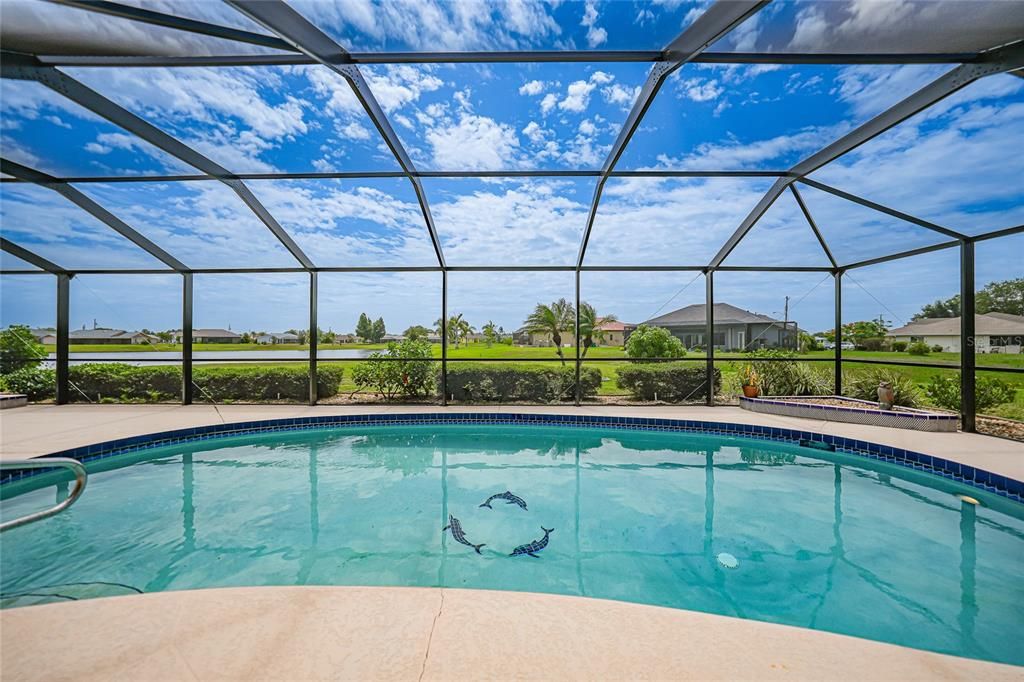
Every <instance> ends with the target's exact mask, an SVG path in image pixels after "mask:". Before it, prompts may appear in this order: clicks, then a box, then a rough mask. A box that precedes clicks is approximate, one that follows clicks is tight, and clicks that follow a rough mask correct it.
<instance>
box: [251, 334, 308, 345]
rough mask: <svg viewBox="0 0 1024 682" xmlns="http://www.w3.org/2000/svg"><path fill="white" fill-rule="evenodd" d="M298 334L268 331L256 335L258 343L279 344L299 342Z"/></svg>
mask: <svg viewBox="0 0 1024 682" xmlns="http://www.w3.org/2000/svg"><path fill="white" fill-rule="evenodd" d="M298 342H299V336H298V334H292V333H291V332H280V333H278V332H267V333H265V334H259V335H258V336H257V337H256V343H263V344H271V345H274V344H278V343H298Z"/></svg>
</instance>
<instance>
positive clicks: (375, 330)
mask: <svg viewBox="0 0 1024 682" xmlns="http://www.w3.org/2000/svg"><path fill="white" fill-rule="evenodd" d="M387 333H388V330H387V327H385V326H384V318H383V317H378V318H377V319H376V320H374V321H373V326H372V328H371V334H370V338H371V339H372V340H373V342H374V343H380V342H381V340H382V339H383V338H384V335H385V334H387Z"/></svg>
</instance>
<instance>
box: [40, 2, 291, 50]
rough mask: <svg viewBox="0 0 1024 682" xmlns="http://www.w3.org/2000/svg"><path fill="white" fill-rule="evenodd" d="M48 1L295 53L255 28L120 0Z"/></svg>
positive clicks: (280, 41) (281, 41)
mask: <svg viewBox="0 0 1024 682" xmlns="http://www.w3.org/2000/svg"><path fill="white" fill-rule="evenodd" d="M48 2H52V3H54V4H55V5H66V6H68V7H74V8H76V9H83V10H86V11H89V12H97V13H100V14H106V15H109V16H113V17H119V18H121V19H130V20H131V21H138V22H141V23H144V24H151V25H153V26H163V27H165V28H172V29H175V30H178V31H188V32H189V33H198V34H201V35H206V36H211V37H213V38H220V39H222V40H234V41H236V42H241V43H249V44H250V45H259V46H260V47H269V48H271V49H274V50H286V51H288V52H294V48H293V47H292V46H291V45H289V44H288V43H286V42H285V41H283V40H281V39H280V38H275V37H274V36H268V35H263V34H262V33H254V32H252V31H244V30H241V29H237V28H229V27H227V26H219V25H217V24H211V23H209V22H206V21H196V20H195V19H186V18H184V17H179V16H175V15H173V14H164V13H163V12H154V11H153V10H150V9H145V8H143V7H132V6H130V5H122V4H121V3H119V2H107V0H48Z"/></svg>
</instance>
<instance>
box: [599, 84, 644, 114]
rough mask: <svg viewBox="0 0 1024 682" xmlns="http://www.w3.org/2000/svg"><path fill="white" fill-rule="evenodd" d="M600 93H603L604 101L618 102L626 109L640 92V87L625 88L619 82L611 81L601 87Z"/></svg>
mask: <svg viewBox="0 0 1024 682" xmlns="http://www.w3.org/2000/svg"><path fill="white" fill-rule="evenodd" d="M601 94H602V95H604V101H605V102H608V103H609V104H618V105H620V106H622V107H623V108H626V109H628V108H629V107H631V106H632V105H633V102H635V101H636V98H637V95H639V94H640V87H639V86H637V87H635V88H632V89H630V88H626V87H623V86H622V85H621V84H619V83H613V84H612V85H609V86H608V87H606V88H601Z"/></svg>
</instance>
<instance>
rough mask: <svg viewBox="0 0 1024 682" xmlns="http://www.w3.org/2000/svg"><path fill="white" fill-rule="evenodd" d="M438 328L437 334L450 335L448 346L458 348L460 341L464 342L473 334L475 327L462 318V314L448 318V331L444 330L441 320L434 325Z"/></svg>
mask: <svg viewBox="0 0 1024 682" xmlns="http://www.w3.org/2000/svg"><path fill="white" fill-rule="evenodd" d="M434 326H435V327H436V328H437V334H438V336H440V335H441V334H444V333H447V334H448V344H449V345H451V346H455V347H456V348H458V346H459V341H460V340H464V339H465V338H466V336H468V335H469V334H472V333H473V327H472V326H471V325H470V324H469V322H468V321H467V320H466V319H465V318H464V317H463V316H462V313H459V314H458V315H452V316H450V317H449V318H448V326H447V330H444V329H442V324H441V318H437V321H436V322H435V323H434Z"/></svg>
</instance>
